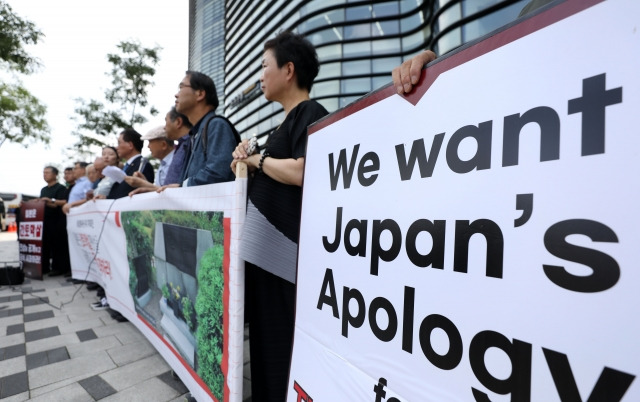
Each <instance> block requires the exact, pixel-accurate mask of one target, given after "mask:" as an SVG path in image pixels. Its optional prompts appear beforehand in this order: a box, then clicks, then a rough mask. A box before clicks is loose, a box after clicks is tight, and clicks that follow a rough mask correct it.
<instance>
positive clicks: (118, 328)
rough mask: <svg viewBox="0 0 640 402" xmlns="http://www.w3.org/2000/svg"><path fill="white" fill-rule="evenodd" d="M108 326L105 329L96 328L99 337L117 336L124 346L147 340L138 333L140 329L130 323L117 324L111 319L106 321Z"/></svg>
mask: <svg viewBox="0 0 640 402" xmlns="http://www.w3.org/2000/svg"><path fill="white" fill-rule="evenodd" d="M106 322H107V323H108V324H107V325H105V326H104V327H100V328H94V331H95V332H96V335H98V337H102V336H107V335H115V336H116V337H117V338H118V340H120V342H121V343H122V344H125V345H126V344H128V343H135V342H140V341H141V340H143V339H147V338H145V337H144V335H142V334H141V333H140V331H138V329H137V328H136V327H135V326H134V325H133V324H131V323H130V322H122V323H120V322H117V321H115V320H113V319H112V318H111V317H109V320H108V321H106Z"/></svg>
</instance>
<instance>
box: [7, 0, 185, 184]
mask: <svg viewBox="0 0 640 402" xmlns="http://www.w3.org/2000/svg"><path fill="white" fill-rule="evenodd" d="M5 1H7V2H8V3H9V5H10V6H11V8H12V9H13V11H14V12H15V13H16V14H18V15H19V16H20V17H22V18H23V19H27V20H29V21H31V22H33V23H35V25H36V26H37V27H38V28H39V29H40V30H41V31H42V32H43V33H44V34H45V35H46V36H45V38H44V39H43V40H42V41H41V42H40V43H38V45H36V46H31V47H29V51H30V53H31V54H32V55H34V56H36V57H38V58H39V59H40V61H41V62H42V64H43V67H42V68H41V69H40V71H39V72H37V73H35V74H32V75H29V76H20V77H19V78H20V79H21V80H22V82H23V84H24V85H25V87H27V89H28V90H29V91H30V92H31V93H32V94H33V95H34V96H36V97H37V98H38V99H40V101H41V102H42V103H43V104H45V105H46V106H47V121H48V122H49V126H50V128H51V144H50V146H49V147H48V148H46V147H45V146H44V145H42V144H33V145H30V146H29V147H28V148H26V149H25V148H23V147H22V146H20V145H18V144H12V143H9V142H8V141H5V142H4V144H3V145H2V146H0V192H22V193H25V194H29V195H39V194H40V189H41V188H42V187H43V186H45V182H44V180H43V179H42V169H43V168H44V166H45V165H47V164H54V165H56V166H60V167H64V166H67V165H72V161H69V160H65V158H64V156H63V150H64V149H65V148H68V147H69V146H70V145H72V144H74V143H75V141H76V137H74V136H72V135H71V131H73V130H74V129H75V124H76V123H75V122H74V121H72V120H71V116H73V110H74V107H75V102H74V101H73V99H75V98H84V99H85V100H89V99H92V98H93V99H96V100H100V101H103V99H104V96H103V94H104V90H105V89H106V88H108V87H110V79H109V77H108V76H107V75H105V73H107V72H108V71H109V70H110V64H109V63H108V62H107V58H106V56H107V53H115V52H116V51H117V49H116V45H117V44H118V43H119V42H121V41H123V40H138V41H139V42H140V43H141V44H142V45H143V46H144V47H155V46H160V47H162V48H163V50H162V51H161V52H160V63H159V65H158V66H157V67H156V75H155V77H154V81H155V86H154V87H153V88H152V89H151V90H150V91H149V103H150V105H153V106H155V107H156V109H158V110H159V111H160V113H159V114H158V116H156V117H153V118H151V119H150V121H149V122H147V123H146V124H144V125H141V126H139V127H135V128H136V129H137V130H138V131H139V132H140V133H141V134H144V133H145V132H146V131H148V130H150V129H151V128H153V127H155V126H158V125H162V124H164V115H165V113H166V111H168V110H169V108H170V107H171V106H172V105H173V101H174V97H173V95H174V94H175V93H176V91H177V87H178V83H179V82H180V80H181V79H182V78H183V76H184V72H185V71H186V69H187V65H188V43H189V41H188V30H189V26H188V25H189V6H188V2H187V1H186V0H182V1H181V0H109V1H104V2H96V1H87V0H56V1H52V0H5ZM113 145H115V143H114V144H113ZM142 153H143V154H148V153H149V150H148V149H146V144H145V149H144V150H143V152H142ZM87 162H89V161H87ZM60 182H63V180H62V175H60Z"/></svg>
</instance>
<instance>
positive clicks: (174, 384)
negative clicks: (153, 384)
mask: <svg viewBox="0 0 640 402" xmlns="http://www.w3.org/2000/svg"><path fill="white" fill-rule="evenodd" d="M158 378H159V379H160V380H162V382H164V383H165V384H167V385H168V386H170V387H171V388H173V389H175V390H176V391H177V392H178V394H186V393H187V392H189V390H188V389H187V387H185V385H184V384H183V383H182V381H180V379H178V378H175V377H174V376H173V374H171V371H167V372H166V373H163V374H160V375H159V376H158Z"/></svg>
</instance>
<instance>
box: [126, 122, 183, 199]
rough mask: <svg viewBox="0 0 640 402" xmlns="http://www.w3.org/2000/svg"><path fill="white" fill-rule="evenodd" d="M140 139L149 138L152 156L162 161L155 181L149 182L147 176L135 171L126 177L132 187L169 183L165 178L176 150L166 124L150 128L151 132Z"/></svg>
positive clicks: (154, 186)
mask: <svg viewBox="0 0 640 402" xmlns="http://www.w3.org/2000/svg"><path fill="white" fill-rule="evenodd" d="M140 139H141V140H147V141H148V142H149V143H148V145H147V146H148V148H149V150H150V151H151V156H152V157H154V158H156V159H158V160H159V161H160V167H159V168H158V173H157V174H156V176H155V180H154V182H153V183H150V182H148V181H147V180H146V179H145V177H144V176H143V175H142V174H140V173H138V172H135V173H134V174H133V176H127V177H125V181H126V182H127V183H128V184H129V185H130V186H131V187H139V188H140V187H148V188H153V189H155V188H156V187H160V186H163V185H165V184H167V183H165V178H166V177H167V171H168V169H169V166H170V165H171V161H172V160H173V154H174V150H175V144H174V142H173V140H170V139H169V138H168V137H167V133H166V132H165V130H164V126H159V127H155V128H153V129H151V130H149V132H148V133H146V134H145V135H143V136H142V137H141V138H140Z"/></svg>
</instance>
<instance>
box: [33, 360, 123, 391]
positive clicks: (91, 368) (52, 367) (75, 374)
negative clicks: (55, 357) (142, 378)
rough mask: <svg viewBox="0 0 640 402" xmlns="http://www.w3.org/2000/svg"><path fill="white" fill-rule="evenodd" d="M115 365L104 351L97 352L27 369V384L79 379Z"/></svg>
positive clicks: (38, 385)
mask: <svg viewBox="0 0 640 402" xmlns="http://www.w3.org/2000/svg"><path fill="white" fill-rule="evenodd" d="M115 367H116V365H115V364H113V362H112V361H111V358H110V357H109V356H108V355H107V354H106V353H105V352H99V353H95V354H93V355H89V356H81V357H77V358H75V359H69V360H65V361H62V362H59V363H54V364H48V365H46V366H42V367H38V368H36V369H33V370H29V385H30V387H31V388H32V389H34V388H39V387H42V386H45V385H49V384H53V383H56V382H60V381H65V380H73V381H79V380H81V379H83V378H87V377H91V376H94V375H97V374H100V373H103V372H105V371H109V370H112V369H114V368H115Z"/></svg>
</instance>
